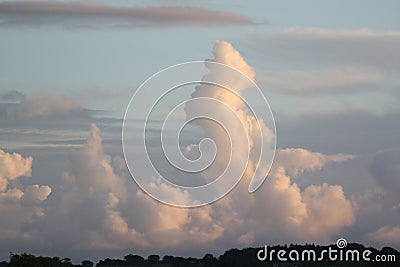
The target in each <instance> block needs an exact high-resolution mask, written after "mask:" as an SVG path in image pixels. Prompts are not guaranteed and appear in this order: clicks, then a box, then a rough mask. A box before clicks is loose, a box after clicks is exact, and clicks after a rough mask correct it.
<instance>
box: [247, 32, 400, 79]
mask: <svg viewBox="0 0 400 267" xmlns="http://www.w3.org/2000/svg"><path fill="white" fill-rule="evenodd" d="M244 42H246V43H247V44H248V45H249V46H250V47H251V49H252V50H253V51H254V52H260V51H262V53H260V54H261V55H263V56H264V57H265V58H266V59H268V60H269V62H271V61H278V62H280V63H282V62H289V63H290V64H291V65H292V66H296V67H297V66H299V67H302V68H304V67H309V66H317V67H321V65H324V66H325V65H353V66H354V65H366V66H374V67H376V68H378V67H382V68H385V69H387V70H391V71H393V68H399V67H400V65H399V62H400V57H399V55H400V32H398V31H373V30H370V29H355V30H353V29H346V30H330V29H325V28H296V27H295V28H288V29H285V30H282V31H279V32H254V33H251V34H250V35H249V36H247V37H246V39H244Z"/></svg>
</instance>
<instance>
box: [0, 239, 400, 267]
mask: <svg viewBox="0 0 400 267" xmlns="http://www.w3.org/2000/svg"><path fill="white" fill-rule="evenodd" d="M329 248H331V249H337V247H336V245H329V246H320V245H314V244H306V245H293V244H291V245H289V246H287V245H283V246H281V245H279V246H269V247H267V251H270V252H271V251H272V250H275V252H277V251H279V250H284V251H285V252H286V258H288V257H287V255H288V254H289V253H290V252H291V251H293V250H295V251H297V252H298V253H299V254H300V255H301V253H302V252H303V251H304V252H307V250H308V251H309V250H313V251H315V252H316V255H321V252H322V251H323V250H328V249H329ZM260 249H264V248H245V249H230V250H227V251H225V253H224V254H222V255H221V256H219V257H218V258H216V257H214V256H213V255H212V254H206V255H205V256H204V257H203V258H183V257H175V256H169V255H167V256H164V257H162V258H161V257H160V256H159V255H150V256H148V257H147V259H145V258H143V257H142V256H139V255H133V254H129V255H126V256H125V257H124V259H109V258H107V259H104V260H100V261H99V262H98V263H97V264H95V263H93V262H92V261H90V260H84V261H82V262H81V264H75V265H74V264H72V262H71V259H69V258H63V259H60V258H58V257H43V256H34V255H31V254H26V253H23V254H13V253H10V260H9V261H8V262H7V261H3V262H0V267H2V266H21V267H31V266H32V267H41V266H46V267H47V266H48V267H58V266H69V267H71V266H82V267H94V266H96V267H112V266H114V267H115V266H131V267H220V266H221V267H247V266H249V267H258V266H271V267H279V266H282V267H289V266H297V267H300V266H326V267H328V266H348V267H358V266H360V267H361V266H366V267H368V266H371V267H372V266H385V267H386V266H387V267H391V266H400V252H399V251H397V250H395V249H393V248H391V247H384V248H382V249H381V250H377V249H375V248H372V247H369V248H366V247H364V246H363V245H361V244H357V243H352V244H348V246H347V247H346V248H345V249H343V252H345V251H348V250H353V251H355V250H356V251H358V252H359V255H360V260H359V261H351V260H349V261H345V260H342V261H340V260H339V259H338V260H335V261H332V260H330V259H329V257H324V260H323V261H312V260H306V261H297V262H294V261H290V260H289V258H288V261H286V262H282V261H279V260H278V259H277V257H276V255H275V257H272V258H267V259H266V260H265V261H260V260H259V259H258V258H257V252H259V251H260ZM366 249H368V250H370V251H372V254H370V255H369V258H370V259H371V261H369V262H366V261H363V259H362V253H363V251H365V250H366ZM376 255H380V257H381V256H382V255H394V256H395V261H394V262H393V259H392V261H391V262H389V261H386V262H376V261H373V260H374V259H375V256H376ZM317 258H318V256H317ZM386 258H387V257H386Z"/></svg>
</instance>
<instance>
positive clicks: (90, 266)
mask: <svg viewBox="0 0 400 267" xmlns="http://www.w3.org/2000/svg"><path fill="white" fill-rule="evenodd" d="M81 265H82V267H93V265H94V263H93V262H92V261H90V260H83V261H82V262H81Z"/></svg>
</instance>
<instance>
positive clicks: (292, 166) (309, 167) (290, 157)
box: [275, 148, 354, 177]
mask: <svg viewBox="0 0 400 267" xmlns="http://www.w3.org/2000/svg"><path fill="white" fill-rule="evenodd" d="M353 158H354V156H353V155H345V154H337V155H331V156H328V155H324V154H322V153H318V152H311V151H308V150H306V149H303V148H287V149H281V150H279V151H278V153H277V157H276V160H275V164H277V165H282V166H285V170H286V173H287V174H289V175H290V176H292V177H295V176H298V175H299V174H301V173H303V172H304V171H315V170H319V169H321V168H322V167H323V166H324V165H325V164H327V163H329V162H336V163H339V162H343V161H346V160H350V159H353Z"/></svg>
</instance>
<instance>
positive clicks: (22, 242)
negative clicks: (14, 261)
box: [0, 150, 51, 257]
mask: <svg viewBox="0 0 400 267" xmlns="http://www.w3.org/2000/svg"><path fill="white" fill-rule="evenodd" d="M31 172H32V157H27V158H24V157H23V156H22V155H20V154H17V153H6V152H4V151H2V150H0V183H1V187H0V213H1V218H2V219H1V220H0V240H1V242H0V256H1V257H4V256H6V254H7V253H6V251H7V250H8V248H10V247H12V248H15V249H18V250H20V249H28V248H32V247H33V246H34V244H37V243H36V242H37V239H36V238H34V237H33V236H32V232H30V231H27V229H29V228H30V227H32V225H34V224H35V222H36V221H37V220H40V218H42V217H45V208H44V203H43V202H44V201H45V200H46V199H47V197H48V196H49V195H50V193H51V188H50V187H49V186H39V185H37V184H35V185H29V186H26V187H25V188H24V185H23V184H24V182H23V181H18V182H16V180H19V178H20V177H22V176H30V175H31ZM11 181H12V182H11Z"/></svg>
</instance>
